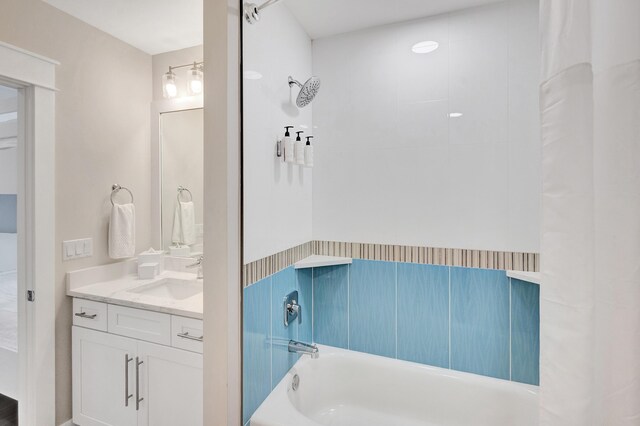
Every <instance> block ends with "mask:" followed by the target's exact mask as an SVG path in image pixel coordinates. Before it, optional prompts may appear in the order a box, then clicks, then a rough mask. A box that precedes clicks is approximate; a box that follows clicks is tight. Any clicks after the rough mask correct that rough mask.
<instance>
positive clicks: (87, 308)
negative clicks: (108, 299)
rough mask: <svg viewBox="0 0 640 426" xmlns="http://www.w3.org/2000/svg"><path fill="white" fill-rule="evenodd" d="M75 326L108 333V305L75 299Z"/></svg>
mask: <svg viewBox="0 0 640 426" xmlns="http://www.w3.org/2000/svg"><path fill="white" fill-rule="evenodd" d="M73 325H77V326H80V327H85V328H92V329H94V330H99V331H107V304H106V303H102V302H94V301H93V300H85V299H78V298H75V297H74V298H73Z"/></svg>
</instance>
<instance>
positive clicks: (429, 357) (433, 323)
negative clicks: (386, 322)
mask: <svg viewBox="0 0 640 426" xmlns="http://www.w3.org/2000/svg"><path fill="white" fill-rule="evenodd" d="M398 306H401V307H402V308H401V309H398V358H399V359H404V360H406V361H413V362H419V363H422V364H429V365H435V366H437V367H444V368H448V367H449V268H448V267H446V266H434V265H418V264H412V263H400V264H398Z"/></svg>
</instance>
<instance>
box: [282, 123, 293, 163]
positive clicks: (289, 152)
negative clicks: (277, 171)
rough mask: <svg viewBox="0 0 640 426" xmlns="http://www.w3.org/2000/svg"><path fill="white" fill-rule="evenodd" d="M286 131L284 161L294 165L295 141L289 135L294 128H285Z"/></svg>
mask: <svg viewBox="0 0 640 426" xmlns="http://www.w3.org/2000/svg"><path fill="white" fill-rule="evenodd" d="M284 129H285V133H284V141H283V142H284V161H285V162H287V163H293V162H294V161H295V153H294V151H293V140H292V139H291V135H290V134H289V129H293V126H285V128H284Z"/></svg>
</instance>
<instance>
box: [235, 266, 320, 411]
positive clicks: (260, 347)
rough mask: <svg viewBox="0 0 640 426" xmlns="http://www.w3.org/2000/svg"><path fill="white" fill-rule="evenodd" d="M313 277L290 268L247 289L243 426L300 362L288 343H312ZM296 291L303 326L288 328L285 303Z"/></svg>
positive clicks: (305, 270)
mask: <svg viewBox="0 0 640 426" xmlns="http://www.w3.org/2000/svg"><path fill="white" fill-rule="evenodd" d="M312 273H313V271H312V270H311V269H302V270H298V271H296V270H295V269H294V268H293V267H289V268H287V269H284V270H282V271H280V272H278V273H277V274H274V275H272V276H270V277H267V278H265V279H263V280H261V281H258V282H257V283H255V284H253V285H251V286H250V287H247V288H245V289H244V300H243V321H244V323H243V345H244V347H243V353H242V363H243V374H242V383H243V394H242V398H243V400H242V401H243V407H242V423H243V424H246V423H247V422H248V421H249V419H250V418H251V416H252V415H253V413H254V412H255V410H256V409H257V408H258V407H259V406H260V404H261V403H262V401H264V400H265V398H266V397H267V396H268V395H269V393H270V392H271V391H272V390H273V388H275V387H276V385H277V384H278V383H279V382H280V380H282V378H283V377H284V376H285V375H286V374H287V371H289V369H290V368H291V367H292V366H293V364H295V362H296V361H297V360H298V355H297V354H292V353H289V351H288V347H287V345H288V343H289V340H291V339H294V340H300V341H303V342H311V341H312V328H311V327H312V325H311V324H312V303H313V302H312ZM294 290H298V296H299V299H300V300H299V303H300V305H301V306H302V323H300V324H298V322H297V321H295V322H293V323H290V324H289V326H288V327H285V326H284V314H283V299H284V297H285V296H286V295H287V294H289V293H290V292H292V291H294Z"/></svg>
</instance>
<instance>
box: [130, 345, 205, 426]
mask: <svg viewBox="0 0 640 426" xmlns="http://www.w3.org/2000/svg"><path fill="white" fill-rule="evenodd" d="M138 357H139V359H140V361H142V364H140V370H139V374H140V397H141V398H143V400H142V401H141V402H140V411H138V425H139V426H176V425H184V426H202V424H203V420H202V418H203V404H202V400H203V398H202V373H203V372H202V354H198V353H194V352H189V351H185V350H181V349H175V348H170V347H166V346H160V345H156V344H153V343H145V342H138Z"/></svg>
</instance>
